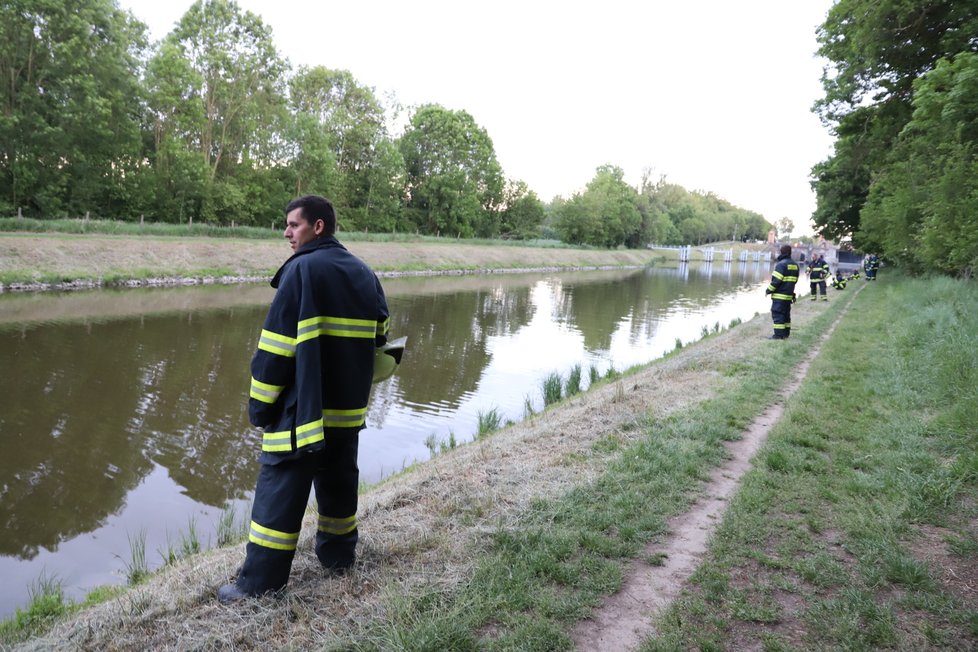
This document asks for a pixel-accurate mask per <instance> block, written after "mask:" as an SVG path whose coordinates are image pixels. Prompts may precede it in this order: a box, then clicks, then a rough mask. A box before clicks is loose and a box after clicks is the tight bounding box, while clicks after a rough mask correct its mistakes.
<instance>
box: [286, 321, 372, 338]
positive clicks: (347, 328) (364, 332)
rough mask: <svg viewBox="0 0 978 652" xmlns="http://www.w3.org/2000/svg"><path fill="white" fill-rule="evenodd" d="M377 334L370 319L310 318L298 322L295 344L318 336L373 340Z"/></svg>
mask: <svg viewBox="0 0 978 652" xmlns="http://www.w3.org/2000/svg"><path fill="white" fill-rule="evenodd" d="M376 334H377V322H376V321H375V320H372V319H348V318H346V317H312V318H311V319H303V320H302V321H300V322H299V329H298V331H297V332H296V342H299V343H301V342H305V341H307V340H311V339H313V338H315V337H319V336H320V335H331V336H333V337H362V338H370V339H373V338H374V336H375V335H376Z"/></svg>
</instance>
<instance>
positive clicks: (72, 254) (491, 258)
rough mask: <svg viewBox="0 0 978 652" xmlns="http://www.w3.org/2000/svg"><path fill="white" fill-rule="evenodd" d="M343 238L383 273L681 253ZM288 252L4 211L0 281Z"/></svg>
mask: <svg viewBox="0 0 978 652" xmlns="http://www.w3.org/2000/svg"><path fill="white" fill-rule="evenodd" d="M339 238H340V240H341V241H342V242H343V243H344V244H346V246H347V247H348V248H349V249H350V250H351V251H353V252H354V253H355V254H357V255H358V256H360V257H361V258H363V259H364V260H365V261H366V262H367V263H368V264H370V265H371V266H372V267H373V268H374V269H375V270H376V271H377V272H379V273H381V274H385V273H414V272H417V273H420V272H426V273H431V272H435V273H437V272H446V271H480V270H516V269H553V268H566V269H572V268H574V269H580V268H595V267H635V266H642V265H646V264H649V263H651V262H675V261H676V260H677V259H678V255H677V253H676V252H675V251H668V250H666V251H663V250H656V251H653V250H625V249H616V250H607V249H594V248H588V247H571V246H567V245H563V244H560V243H555V242H550V241H530V242H522V241H504V240H456V239H454V238H434V237H426V236H417V235H413V234H367V233H360V232H341V233H340V234H339ZM719 246H720V247H722V248H733V249H734V250H735V256H736V255H739V253H740V250H741V249H742V248H748V249H758V248H760V247H759V246H755V245H743V244H741V243H724V244H721V245H719ZM290 253H291V251H290V250H289V248H288V245H287V243H286V242H285V241H284V238H283V237H282V233H281V231H278V230H272V229H258V228H254V227H236V228H222V227H211V226H206V225H195V226H192V227H188V226H187V225H174V224H145V225H140V224H138V223H127V222H99V221H94V220H93V221H90V222H88V221H85V220H54V221H38V220H27V219H22V220H18V219H17V218H0V289H3V287H6V288H7V289H10V288H11V287H13V288H21V287H22V288H24V289H56V288H57V287H59V286H75V287H77V286H90V285H97V286H122V285H127V284H149V283H162V282H166V281H167V280H169V281H180V280H182V279H192V280H196V281H201V280H205V279H206V280H217V281H221V280H226V281H230V282H233V281H240V280H245V281H249V280H263V279H266V278H268V277H269V276H271V274H272V273H274V271H275V270H276V269H277V268H278V266H279V265H280V264H281V263H282V261H283V260H284V259H285V258H286V257H287V256H288V255H289V254H290Z"/></svg>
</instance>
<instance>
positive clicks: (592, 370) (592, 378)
mask: <svg viewBox="0 0 978 652" xmlns="http://www.w3.org/2000/svg"><path fill="white" fill-rule="evenodd" d="M587 375H588V383H589V385H588V387H590V386H591V385H594V383H596V382H598V381H599V380H601V372H600V371H598V368H597V367H595V366H594V365H591V366H590V367H589V368H588V370H587Z"/></svg>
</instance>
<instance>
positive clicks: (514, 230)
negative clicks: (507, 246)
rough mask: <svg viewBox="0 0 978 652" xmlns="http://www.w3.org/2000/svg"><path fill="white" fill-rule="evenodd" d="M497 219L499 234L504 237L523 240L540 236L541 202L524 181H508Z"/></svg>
mask: <svg viewBox="0 0 978 652" xmlns="http://www.w3.org/2000/svg"><path fill="white" fill-rule="evenodd" d="M503 204H504V206H505V207H504V208H503V210H502V213H501V215H500V220H499V234H500V235H501V236H503V237H505V238H513V239H516V240H525V239H528V238H535V237H539V236H540V225H541V224H542V223H543V218H544V215H545V213H544V207H543V202H541V201H540V198H539V197H537V194H536V193H535V192H533V191H532V190H530V187H529V186H527V185H526V182H524V181H512V180H511V181H508V182H507V183H506V190H505V195H504V200H503Z"/></svg>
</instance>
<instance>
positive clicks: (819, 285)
mask: <svg viewBox="0 0 978 652" xmlns="http://www.w3.org/2000/svg"><path fill="white" fill-rule="evenodd" d="M830 272H831V270H829V264H828V263H827V262H825V256H824V255H822V254H816V256H815V258H813V259H812V262H811V263H809V264H808V282H809V284H810V285H811V291H812V301H815V300H816V299H818V294H819V290H821V292H822V301H828V300H829V297H828V294H827V293H826V292H827V290H826V280H827V279H828V278H829V274H830Z"/></svg>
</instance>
